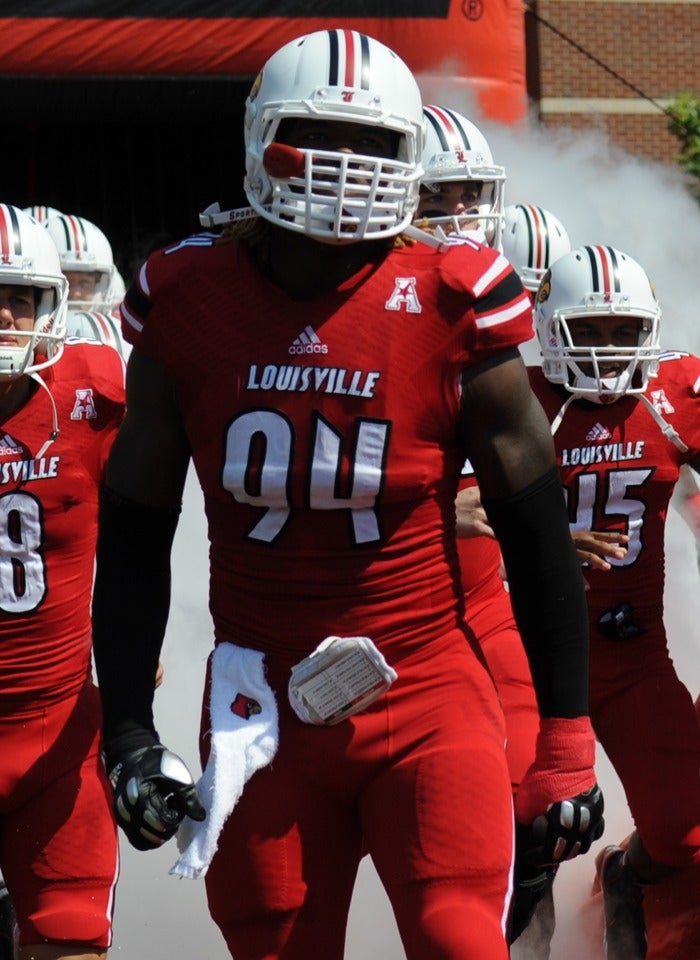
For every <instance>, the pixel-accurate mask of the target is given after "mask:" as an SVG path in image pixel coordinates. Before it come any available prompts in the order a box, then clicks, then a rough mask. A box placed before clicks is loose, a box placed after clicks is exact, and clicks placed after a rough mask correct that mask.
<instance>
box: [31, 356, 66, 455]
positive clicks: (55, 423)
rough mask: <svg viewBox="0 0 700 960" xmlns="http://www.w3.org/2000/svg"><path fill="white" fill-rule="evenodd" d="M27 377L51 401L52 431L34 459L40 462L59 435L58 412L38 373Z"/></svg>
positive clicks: (51, 395)
mask: <svg viewBox="0 0 700 960" xmlns="http://www.w3.org/2000/svg"><path fill="white" fill-rule="evenodd" d="M29 376H30V378H31V379H32V380H34V382H35V383H38V384H39V386H40V387H43V388H44V390H46V392H47V393H48V395H49V400H50V401H51V415H52V419H53V430H52V431H51V433H50V434H49V438H48V440H47V441H46V442H45V443H44V445H43V446H42V448H41V450H40V451H39V452H38V453H37V455H36V459H37V460H40V459H41V458H42V457H43V456H44V454H45V453H46V451H47V450H48V449H49V447H50V446H51V444H52V443H53V442H54V440H58V433H59V430H58V411H57V410H56V401H55V400H54V398H53V394H52V393H51V391H50V390H49V388H48V386H47V385H46V383H44V381H43V380H42V379H41V377H40V376H39V374H38V373H30V374H29Z"/></svg>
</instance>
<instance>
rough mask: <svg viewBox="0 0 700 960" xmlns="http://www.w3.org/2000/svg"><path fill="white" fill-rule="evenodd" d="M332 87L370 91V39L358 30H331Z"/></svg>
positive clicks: (330, 80)
mask: <svg viewBox="0 0 700 960" xmlns="http://www.w3.org/2000/svg"><path fill="white" fill-rule="evenodd" d="M328 42H329V44H330V55H331V56H330V65H329V70H328V83H329V85H330V86H331V87H338V86H343V87H348V88H351V89H359V90H369V39H368V38H367V37H366V36H365V34H364V33H358V32H357V31H356V30H329V31H328Z"/></svg>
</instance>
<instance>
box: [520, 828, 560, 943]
mask: <svg viewBox="0 0 700 960" xmlns="http://www.w3.org/2000/svg"><path fill="white" fill-rule="evenodd" d="M531 829H532V827H531V825H528V826H525V824H522V823H516V824H515V867H514V871H513V900H512V903H511V908H510V923H509V933H508V943H509V944H513V943H515V941H516V940H517V939H518V937H519V936H520V934H521V933H522V932H523V930H525V928H526V927H527V925H528V924H529V923H530V920H532V917H533V914H534V913H535V910H536V908H537V905H538V903H539V902H540V901H541V900H543V899H544V897H545V896H547V894H548V893H549V891H550V890H551V888H552V886H553V884H554V878H555V877H556V875H557V869H558V867H556V866H544V867H543V866H539V865H537V864H534V863H532V862H530V861H529V859H528V853H529V851H530V843H531V839H530V831H531Z"/></svg>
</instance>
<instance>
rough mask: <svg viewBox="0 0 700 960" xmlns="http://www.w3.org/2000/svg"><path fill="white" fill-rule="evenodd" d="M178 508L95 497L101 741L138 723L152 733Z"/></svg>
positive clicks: (96, 643)
mask: <svg viewBox="0 0 700 960" xmlns="http://www.w3.org/2000/svg"><path fill="white" fill-rule="evenodd" d="M179 513H180V511H179V509H178V510H166V509H163V508H160V507H150V506H147V505H145V504H140V503H136V502H134V501H132V500H125V499H123V498H121V497H119V495H118V494H116V493H114V492H113V491H111V490H109V489H105V490H104V491H103V493H102V496H101V499H100V525H99V534H98V539H97V570H96V574H95V588H94V594H93V601H92V629H93V647H94V653H95V668H96V671H97V682H98V684H99V687H100V695H101V698H102V711H103V716H104V738H105V741H106V742H108V741H110V740H112V739H114V738H115V737H116V736H120V735H123V734H125V733H129V732H130V731H134V730H139V729H140V730H149V731H151V732H152V733H154V734H155V727H154V724H153V692H154V689H155V675H156V669H157V667H158V657H159V655H160V648H161V646H162V643H163V637H164V635H165V628H166V625H167V622H168V610H169V607H170V551H171V547H172V542H173V537H174V536H175V529H176V527H177V522H178V518H179Z"/></svg>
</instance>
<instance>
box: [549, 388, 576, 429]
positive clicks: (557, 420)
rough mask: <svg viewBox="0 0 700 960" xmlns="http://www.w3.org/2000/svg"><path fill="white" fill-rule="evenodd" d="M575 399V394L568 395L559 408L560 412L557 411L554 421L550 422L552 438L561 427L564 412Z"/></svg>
mask: <svg viewBox="0 0 700 960" xmlns="http://www.w3.org/2000/svg"><path fill="white" fill-rule="evenodd" d="M575 399H576V394H575V393H572V394H570V395H569V396H568V397H567V398H566V400H565V401H564V403H563V404H562V406H561V408H560V410H559V413H558V414H557V415H556V417H555V418H554V420H552V428H551V429H552V436H554V434H555V433H556V432H557V430H558V429H559V427H560V426H561V422H562V420H563V419H564V414H565V413H566V411H567V410H568V409H569V406H570V404H571V403H572V402H573V401H574V400H575Z"/></svg>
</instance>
